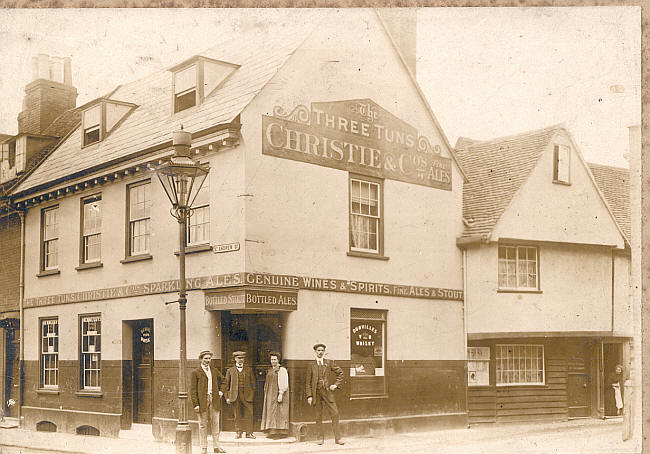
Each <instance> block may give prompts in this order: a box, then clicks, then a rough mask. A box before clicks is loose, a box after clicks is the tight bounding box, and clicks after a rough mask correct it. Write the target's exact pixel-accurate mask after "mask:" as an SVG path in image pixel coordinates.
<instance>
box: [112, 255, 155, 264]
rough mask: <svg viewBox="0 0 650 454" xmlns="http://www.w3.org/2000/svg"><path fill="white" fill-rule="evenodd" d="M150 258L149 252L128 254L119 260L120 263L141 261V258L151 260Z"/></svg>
mask: <svg viewBox="0 0 650 454" xmlns="http://www.w3.org/2000/svg"><path fill="white" fill-rule="evenodd" d="M152 259H153V255H151V254H139V255H130V256H128V257H126V258H124V259H122V260H120V263H132V262H141V261H143V260H152Z"/></svg>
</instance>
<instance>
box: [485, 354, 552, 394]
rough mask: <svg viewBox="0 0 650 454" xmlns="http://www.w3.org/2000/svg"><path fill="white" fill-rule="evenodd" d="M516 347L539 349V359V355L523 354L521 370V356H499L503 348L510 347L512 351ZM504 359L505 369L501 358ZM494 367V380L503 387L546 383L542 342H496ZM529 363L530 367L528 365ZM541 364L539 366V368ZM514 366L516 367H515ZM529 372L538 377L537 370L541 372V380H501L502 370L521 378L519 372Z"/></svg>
mask: <svg viewBox="0 0 650 454" xmlns="http://www.w3.org/2000/svg"><path fill="white" fill-rule="evenodd" d="M517 348H531V349H532V348H535V349H537V350H538V351H541V359H540V358H539V355H535V357H533V356H532V355H530V356H526V355H524V357H523V360H524V363H523V370H522V362H521V361H522V357H521V356H519V357H516V358H515V357H514V355H513V356H512V357H505V358H503V357H502V356H500V355H501V354H502V352H503V350H504V349H505V350H508V349H512V350H513V351H514V350H515V349H517ZM504 359H505V365H506V367H507V368H506V369H503V367H502V366H503V360H504ZM528 359H530V360H531V362H530V364H529V363H528V362H527V360H528ZM533 359H534V360H535V366H536V367H535V368H534V369H533V367H532V361H533ZM494 363H495V366H494V369H495V376H496V378H495V382H496V385H497V386H500V387H503V386H543V385H545V384H546V369H545V364H544V363H545V360H544V345H542V344H496V345H495V358H494ZM529 365H530V368H529V367H528V366H529ZM540 366H541V368H540ZM515 368H516V369H515ZM529 371H530V372H531V374H532V373H533V372H534V373H535V376H536V377H539V372H541V374H542V380H541V381H539V380H535V381H527V380H524V381H521V380H517V381H512V382H504V381H503V376H502V375H501V374H502V373H503V372H507V373H513V374H519V377H520V378H521V374H522V372H523V374H524V375H525V374H526V373H527V372H529Z"/></svg>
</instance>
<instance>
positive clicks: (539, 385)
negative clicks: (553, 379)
mask: <svg viewBox="0 0 650 454" xmlns="http://www.w3.org/2000/svg"><path fill="white" fill-rule="evenodd" d="M496 387H497V388H517V389H522V388H530V389H540V388H548V385H545V384H530V385H527V384H525V383H522V384H521V385H510V384H507V383H505V384H498V383H497V384H496Z"/></svg>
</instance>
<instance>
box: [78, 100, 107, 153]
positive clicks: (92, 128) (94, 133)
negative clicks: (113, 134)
mask: <svg viewBox="0 0 650 454" xmlns="http://www.w3.org/2000/svg"><path fill="white" fill-rule="evenodd" d="M83 117H84V118H83V123H84V146H86V145H90V144H91V143H95V142H99V141H100V140H101V137H100V132H101V131H100V129H101V128H100V126H101V118H102V105H101V104H98V105H96V106H95V107H91V108H90V109H88V110H86V111H85V112H84V116H83Z"/></svg>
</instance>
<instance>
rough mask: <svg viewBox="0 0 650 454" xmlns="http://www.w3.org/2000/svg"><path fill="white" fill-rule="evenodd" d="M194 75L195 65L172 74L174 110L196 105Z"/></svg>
mask: <svg viewBox="0 0 650 454" xmlns="http://www.w3.org/2000/svg"><path fill="white" fill-rule="evenodd" d="M196 75H197V74H196V65H192V66H190V67H189V68H185V69H183V70H182V71H178V72H177V73H176V74H174V112H180V111H181V110H185V109H189V108H190V107H194V106H196V104H197V100H196V97H197V90H196V86H197V80H196Z"/></svg>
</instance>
